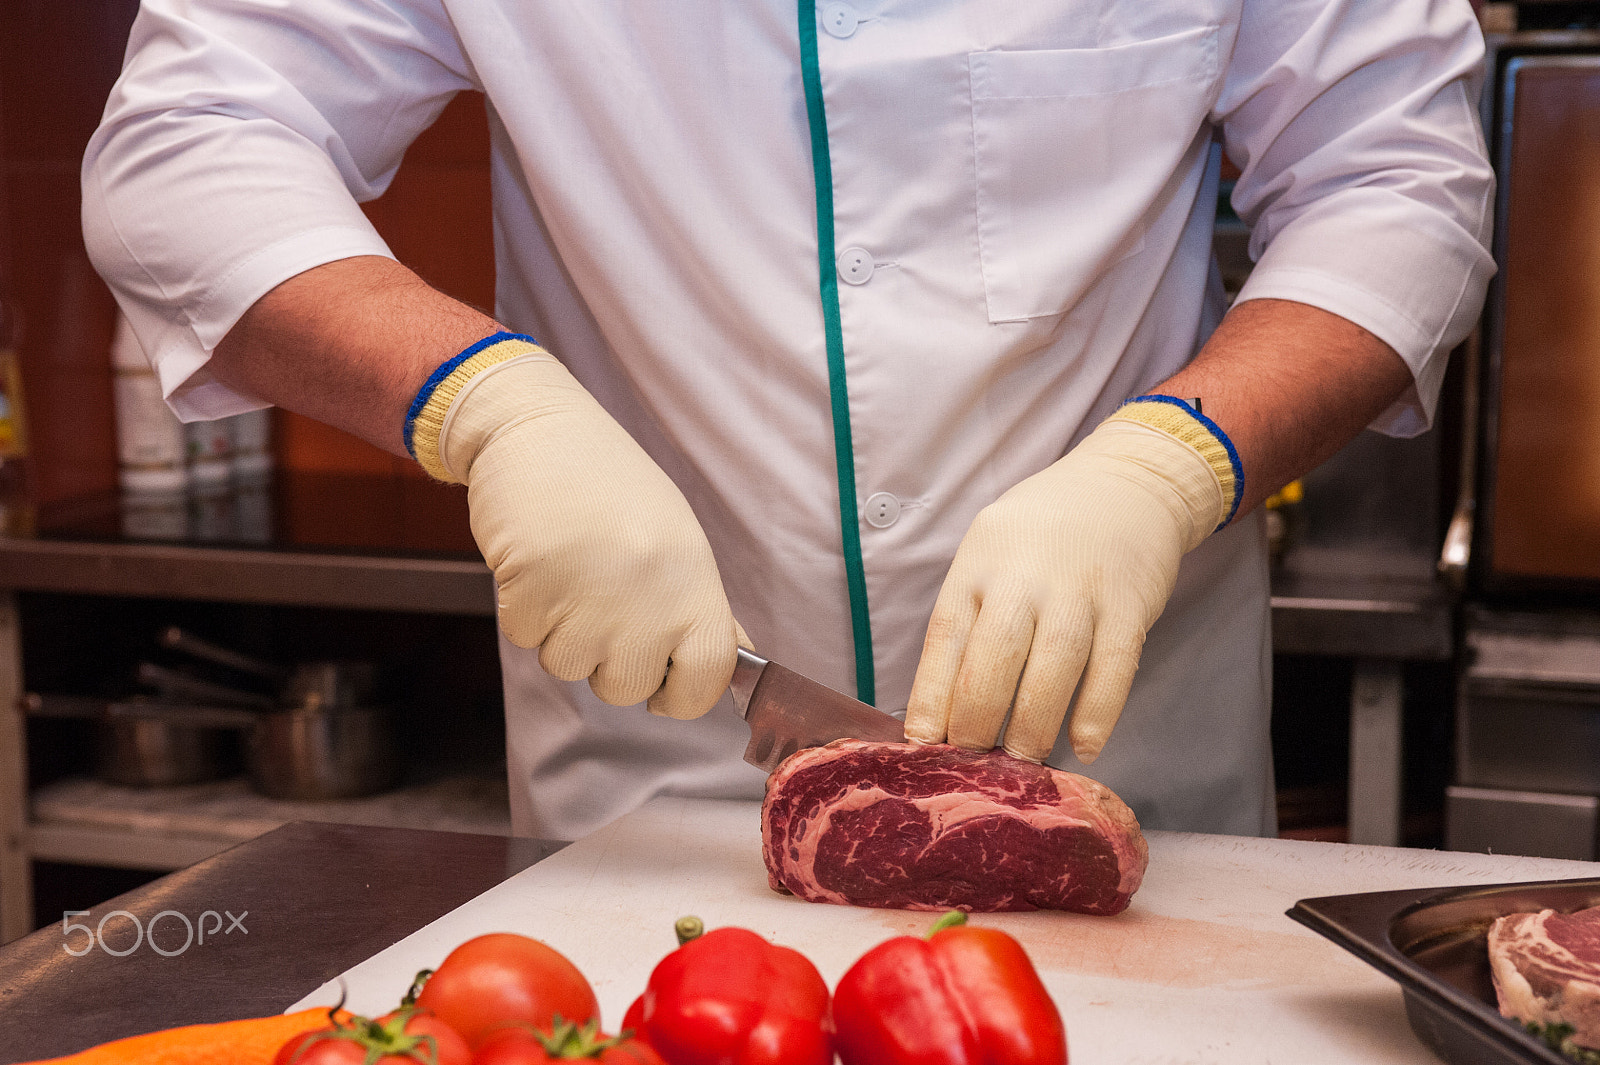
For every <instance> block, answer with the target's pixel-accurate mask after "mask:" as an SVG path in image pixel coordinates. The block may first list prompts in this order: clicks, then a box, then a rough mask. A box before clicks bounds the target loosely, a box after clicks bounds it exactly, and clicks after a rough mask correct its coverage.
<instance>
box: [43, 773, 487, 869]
mask: <svg viewBox="0 0 1600 1065" xmlns="http://www.w3.org/2000/svg"><path fill="white" fill-rule="evenodd" d="M31 805H32V817H31V819H30V820H29V822H28V830H27V835H28V852H29V853H30V854H31V855H32V857H33V858H35V859H39V860H43V861H56V862H72V863H78V864H83V865H110V866H118V867H122V868H128V869H151V870H162V871H165V870H172V869H182V868H184V867H185V866H188V865H192V864H193V863H195V862H197V861H200V860H202V859H204V858H209V857H210V856H211V855H213V854H217V853H219V852H221V851H224V850H227V849H228V848H229V847H232V846H235V845H236V844H239V843H243V842H244V841H246V840H249V839H254V838H256V837H257V836H260V835H262V834H264V833H267V832H270V831H272V830H273V829H275V828H278V827H280V826H282V825H285V824H288V823H289V822H291V821H322V822H329V823H333V824H346V825H370V826H376V827H383V828H419V829H431V830H436V831H443V832H474V833H479V834H486V835H501V836H504V835H510V834H511V816H510V804H509V800H508V799H507V796H506V783H505V778H504V776H503V775H500V776H467V775H459V776H450V777H444V778H441V779H439V780H435V781H430V782H428V783H424V784H416V785H411V786H409V787H404V788H400V789H397V790H395V791H390V792H385V793H383V794H381V795H372V796H368V797H365V798H359V799H340V800H334V801H330V802H285V801H281V800H277V799H269V798H267V797H265V796H263V795H258V794H256V793H255V792H254V791H252V790H250V787H249V784H248V783H247V782H246V781H245V780H244V778H242V777H235V778H232V779H228V780H219V781H211V782H207V783H204V784H186V785H180V786H176V787H165V788H130V787H122V786H120V785H116V784H107V783H104V782H102V781H98V780H92V779H89V778H84V777H71V778H68V779H65V780H59V781H56V782H54V783H52V784H48V785H46V786H44V787H41V788H38V789H36V790H35V791H34V792H33V795H32V803H31Z"/></svg>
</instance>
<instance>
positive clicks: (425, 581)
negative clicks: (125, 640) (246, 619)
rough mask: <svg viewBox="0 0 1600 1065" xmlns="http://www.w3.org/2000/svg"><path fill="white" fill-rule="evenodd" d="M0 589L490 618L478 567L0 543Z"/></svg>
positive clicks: (486, 575) (488, 587)
mask: <svg viewBox="0 0 1600 1065" xmlns="http://www.w3.org/2000/svg"><path fill="white" fill-rule="evenodd" d="M0 588H8V589H11V590H13V591H29V592H66V593H74V594H82V595H113V596H137V597H145V598H167V599H200V600H212V601H217V602H230V603H271V604H281V605H288V606H314V607H343V608H349V609H357V610H398V611H408V612H421V613H429V614H468V615H478V616H488V617H492V616H494V613H495V595H494V577H493V575H492V574H491V573H490V572H489V568H488V566H486V565H485V564H484V563H483V562H482V561H481V560H471V559H454V558H423V557H407V556H385V555H370V554H355V553H342V552H332V551H311V550H282V551H266V550H257V549H247V548H235V547H203V546H190V545H178V544H134V543H98V542H91V541H56V540H20V539H10V538H0Z"/></svg>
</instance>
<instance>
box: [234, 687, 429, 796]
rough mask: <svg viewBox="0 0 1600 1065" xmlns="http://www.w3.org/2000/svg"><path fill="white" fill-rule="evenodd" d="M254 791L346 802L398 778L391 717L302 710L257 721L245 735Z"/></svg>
mask: <svg viewBox="0 0 1600 1065" xmlns="http://www.w3.org/2000/svg"><path fill="white" fill-rule="evenodd" d="M245 760H246V762H247V763H248V764H249V766H250V779H251V782H252V783H253V784H254V785H255V787H256V790H257V791H260V792H261V793H263V794H265V795H270V796H272V797H273V798H275V799H309V800H320V799H347V798H354V797H356V796H358V795H371V794H373V793H374V792H379V791H383V790H384V789H385V788H388V787H390V786H392V785H393V784H394V782H395V780H396V779H397V777H398V775H399V774H398V769H399V762H398V759H397V758H396V756H395V746H394V740H393V736H392V733H391V730H390V727H389V721H388V714H387V713H386V712H385V711H383V710H382V709H380V708H378V707H373V706H299V707H294V708H292V709H288V710H274V711H272V712H271V713H267V714H258V715H256V720H255V722H254V724H253V725H252V727H251V729H250V731H249V732H247V733H246V734H245Z"/></svg>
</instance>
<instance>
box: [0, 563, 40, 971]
mask: <svg viewBox="0 0 1600 1065" xmlns="http://www.w3.org/2000/svg"><path fill="white" fill-rule="evenodd" d="M31 931H33V861H32V859H31V858H30V856H29V854H28V743H27V721H26V719H25V718H24V717H23V713H22V639H21V631H20V629H19V626H18V621H17V597H16V596H15V595H13V594H11V593H10V592H0V943H9V942H11V941H12V940H13V939H20V938H21V937H22V936H25V935H27V934H28V933H29V932H31Z"/></svg>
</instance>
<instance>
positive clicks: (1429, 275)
mask: <svg viewBox="0 0 1600 1065" xmlns="http://www.w3.org/2000/svg"><path fill="white" fill-rule="evenodd" d="M1482 59H1483V39H1482V36H1481V34H1480V32H1479V30H1478V26H1477V23H1476V21H1475V19H1474V17H1473V14H1472V10H1471V8H1470V6H1469V5H1468V3H1467V0H1332V2H1329V0H1271V2H1269V0H1247V2H1246V3H1245V6H1244V14H1243V18H1242V20H1241V24H1240V29H1239V36H1238V40H1237V43H1236V46H1235V50H1234V55H1233V60H1232V63H1231V65H1230V69H1229V72H1228V75H1227V79H1226V81H1225V83H1224V86H1223V90H1222V94H1221V96H1220V97H1219V100H1218V103H1217V105H1216V113H1215V116H1214V117H1215V119H1216V121H1217V122H1218V124H1219V125H1220V126H1221V128H1222V130H1223V135H1224V138H1225V144H1226V147H1227V151H1228V154H1229V156H1230V158H1232V159H1233V160H1234V161H1235V162H1236V163H1237V164H1238V165H1239V167H1240V170H1241V174H1240V177H1239V180H1238V183H1237V186H1236V188H1235V191H1234V198H1233V202H1234V206H1235V208H1236V209H1237V210H1238V212H1239V214H1240V216H1241V217H1242V218H1243V219H1244V220H1245V221H1246V222H1247V223H1249V224H1250V225H1251V226H1252V227H1253V228H1252V234H1251V254H1252V256H1253V257H1254V258H1255V259H1256V265H1255V268H1254V270H1253V271H1252V273H1251V276H1250V278H1249V280H1248V281H1247V283H1246V284H1245V286H1244V288H1243V290H1242V291H1241V292H1240V295H1239V298H1240V300H1249V299H1263V298H1275V299H1288V300H1298V301H1300V302H1302V303H1308V304H1312V305H1314V306H1317V307H1320V308H1322V309H1324V310H1328V311H1331V312H1333V313H1335V314H1338V315H1341V316H1342V317H1344V318H1347V319H1349V320H1351V321H1353V322H1355V323H1356V324H1358V325H1360V326H1362V327H1364V328H1365V329H1367V330H1369V331H1370V332H1372V333H1373V334H1375V335H1377V336H1378V337H1379V338H1381V339H1382V340H1384V341H1385V342H1386V343H1388V344H1389V345H1390V346H1391V347H1393V348H1394V349H1395V350H1396V351H1397V352H1398V353H1399V354H1400V357H1401V358H1402V359H1404V360H1405V362H1406V365H1407V366H1408V367H1410V369H1411V373H1412V378H1413V382H1414V387H1413V388H1412V389H1411V390H1410V391H1409V392H1408V394H1407V395H1405V396H1404V397H1402V399H1401V400H1399V401H1398V402H1397V403H1396V404H1395V405H1394V406H1392V407H1391V408H1390V409H1389V410H1387V411H1385V412H1384V414H1383V415H1382V416H1380V417H1379V419H1378V420H1377V421H1376V422H1374V423H1373V425H1372V428H1374V429H1378V430H1381V431H1384V432H1388V433H1391V434H1394V435H1401V436H1404V435H1412V434H1414V433H1417V432H1421V431H1422V430H1423V429H1425V428H1427V426H1428V425H1429V424H1430V423H1431V421H1432V418H1433V412H1434V407H1435V405H1436V403H1437V399H1438V394H1439V386H1440V383H1441V381H1442V379H1443V377H1444V371H1445V364H1446V359H1447V357H1448V354H1449V351H1450V349H1451V348H1453V347H1454V346H1455V345H1456V344H1458V343H1460V341H1461V340H1462V339H1463V338H1465V337H1466V335H1467V334H1468V332H1470V330H1471V328H1472V325H1473V323H1474V322H1475V321H1476V319H1477V316H1478V313H1479V310H1480V309H1481V307H1482V303H1483V296H1484V292H1485V291H1486V289H1487V286H1488V282H1489V279H1490V277H1491V276H1492V275H1493V273H1494V261H1493V259H1492V257H1491V256H1490V254H1489V250H1488V248H1489V238H1490V225H1491V218H1490V212H1491V202H1492V199H1493V191H1494V174H1493V171H1492V170H1491V168H1490V166H1489V163H1488V160H1487V158H1486V153H1485V150H1484V145H1483V137H1482V132H1481V130H1480V129H1479V124H1478V116H1477V99H1478V91H1479V87H1480V84H1481V78H1482Z"/></svg>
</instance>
